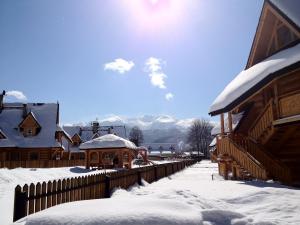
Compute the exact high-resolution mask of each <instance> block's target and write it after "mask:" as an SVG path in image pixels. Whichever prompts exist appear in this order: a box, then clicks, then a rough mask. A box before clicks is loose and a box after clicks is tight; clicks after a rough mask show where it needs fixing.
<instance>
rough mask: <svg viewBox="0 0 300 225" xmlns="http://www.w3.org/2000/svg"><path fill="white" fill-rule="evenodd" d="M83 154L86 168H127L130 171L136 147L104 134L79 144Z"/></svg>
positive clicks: (123, 140) (126, 141)
mask: <svg viewBox="0 0 300 225" xmlns="http://www.w3.org/2000/svg"><path fill="white" fill-rule="evenodd" d="M79 148H80V149H81V150H83V151H84V152H85V159H86V168H87V169H89V168H90V167H97V168H127V169H131V165H132V160H133V158H134V157H135V155H136V150H137V149H138V148H137V146H136V145H135V144H134V143H133V142H131V141H129V140H126V139H124V138H121V137H119V136H117V135H114V134H106V135H103V136H100V137H98V138H95V139H92V140H90V141H87V142H84V143H82V144H80V146H79Z"/></svg>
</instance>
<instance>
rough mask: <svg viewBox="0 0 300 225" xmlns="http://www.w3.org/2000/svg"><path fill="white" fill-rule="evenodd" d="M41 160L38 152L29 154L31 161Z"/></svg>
mask: <svg viewBox="0 0 300 225" xmlns="http://www.w3.org/2000/svg"><path fill="white" fill-rule="evenodd" d="M38 159H39V153H38V152H30V153H29V160H38Z"/></svg>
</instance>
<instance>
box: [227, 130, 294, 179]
mask: <svg viewBox="0 0 300 225" xmlns="http://www.w3.org/2000/svg"><path fill="white" fill-rule="evenodd" d="M231 139H232V140H233V142H234V143H236V144H237V145H238V146H239V147H240V148H242V149H243V150H245V151H247V152H248V153H249V154H250V155H251V156H253V157H254V158H255V159H256V160H257V161H259V163H261V164H262V165H263V166H264V167H265V168H266V169H267V171H268V174H269V176H271V177H273V178H275V179H277V180H280V181H283V182H285V183H289V182H290V180H291V171H290V170H289V168H288V167H286V166H285V165H284V164H282V163H281V162H280V161H279V160H276V159H275V157H274V156H273V155H271V154H270V153H268V152H267V151H264V150H263V147H262V146H260V145H259V144H258V143H256V142H255V140H253V139H251V138H248V137H244V136H241V135H231Z"/></svg>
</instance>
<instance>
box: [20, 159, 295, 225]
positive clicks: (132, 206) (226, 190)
mask: <svg viewBox="0 0 300 225" xmlns="http://www.w3.org/2000/svg"><path fill="white" fill-rule="evenodd" d="M212 174H213V175H214V176H213V177H214V179H213V180H212ZM299 202H300V190H299V189H293V188H290V187H286V186H282V185H280V184H277V183H273V182H271V181H269V182H262V181H251V182H249V181H248V182H243V181H225V180H223V179H221V177H219V176H218V175H217V167H216V164H212V163H210V162H209V161H202V162H201V163H198V164H196V165H194V166H192V167H190V168H187V169H185V170H183V171H182V172H178V173H176V174H174V175H172V176H170V177H167V178H164V179H161V180H159V181H158V182H154V183H152V184H147V183H146V182H144V186H134V187H132V188H130V189H129V190H122V189H116V190H115V191H114V193H113V195H112V197H111V198H110V199H98V200H88V201H81V202H72V203H67V204H62V205H59V206H56V207H52V208H50V209H47V210H44V211H42V212H39V213H36V214H33V215H31V216H28V217H26V218H24V219H21V220H20V221H18V222H17V223H16V224H18V225H20V224H26V225H38V224H43V225H54V224H55V225H60V224H72V225H77V224H78V225H79V224H85V225H96V224H103V225H110V224H111V225H117V224H123V225H127V224H128V225H129V224H130V225H135V224H143V225H153V224H182V225H185V224H190V225H192V224H203V225H215V224H217V225H230V224H232V225H246V224H247V225H250V224H251V225H254V224H257V225H258V224H259V225H267V224H268V225H271V224H284V225H286V224H300V214H299V211H300V204H299Z"/></svg>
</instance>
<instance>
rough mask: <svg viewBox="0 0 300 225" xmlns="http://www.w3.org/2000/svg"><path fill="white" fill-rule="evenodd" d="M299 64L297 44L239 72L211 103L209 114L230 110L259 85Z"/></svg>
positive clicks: (299, 47) (299, 52)
mask: <svg viewBox="0 0 300 225" xmlns="http://www.w3.org/2000/svg"><path fill="white" fill-rule="evenodd" d="M299 62H300V44H297V45H296V46H293V47H290V48H288V49H285V50H283V51H280V52H278V53H277V54H274V55H272V56H271V57H269V58H267V59H265V60H264V61H262V62H260V63H257V64H256V65H254V66H252V67H250V68H249V69H247V70H244V71H242V72H240V73H239V74H238V75H237V76H236V77H235V78H234V79H233V80H232V81H231V82H230V83H229V84H228V85H227V86H226V87H225V89H224V90H223V91H222V92H221V94H219V95H218V97H217V98H216V99H215V101H214V102H213V103H212V105H211V107H210V110H209V114H211V115H217V114H220V113H222V112H226V111H229V110H231V109H232V108H233V107H235V106H236V105H237V104H239V103H240V102H242V101H243V100H245V99H246V98H248V97H249V96H250V95H251V94H253V93H254V91H255V90H256V89H258V88H259V86H260V85H262V84H264V83H267V82H268V81H270V80H272V79H274V78H275V77H277V76H280V75H281V74H282V73H281V71H282V70H283V69H285V68H287V67H290V66H293V65H296V64H297V63H299ZM298 67H299V66H298Z"/></svg>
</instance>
